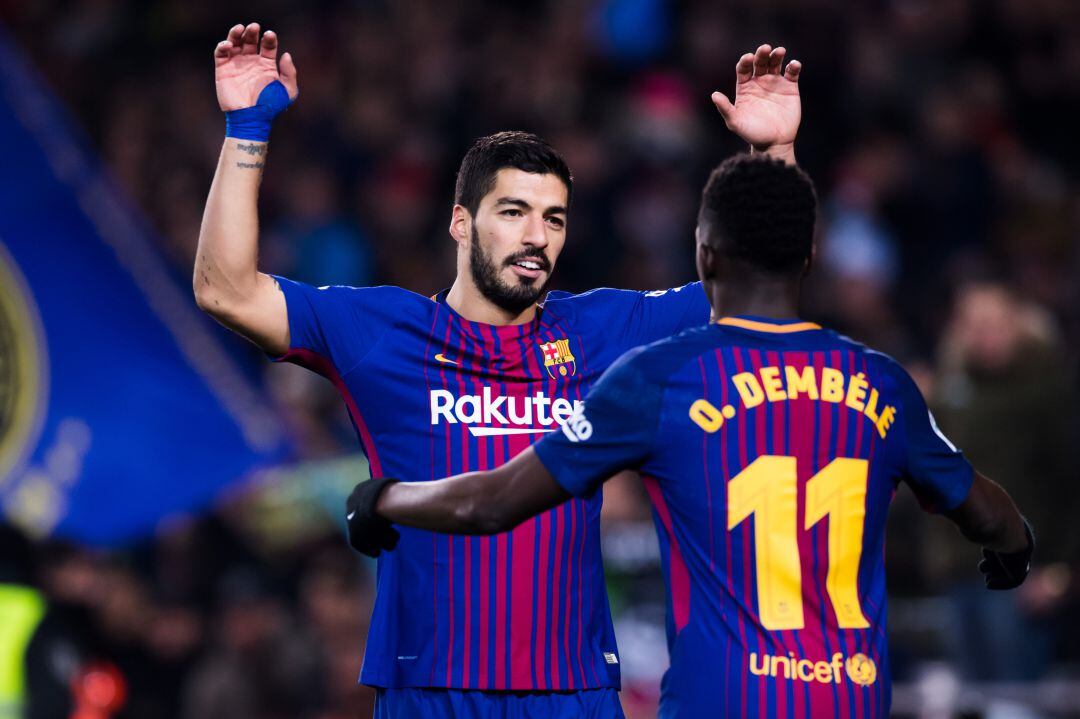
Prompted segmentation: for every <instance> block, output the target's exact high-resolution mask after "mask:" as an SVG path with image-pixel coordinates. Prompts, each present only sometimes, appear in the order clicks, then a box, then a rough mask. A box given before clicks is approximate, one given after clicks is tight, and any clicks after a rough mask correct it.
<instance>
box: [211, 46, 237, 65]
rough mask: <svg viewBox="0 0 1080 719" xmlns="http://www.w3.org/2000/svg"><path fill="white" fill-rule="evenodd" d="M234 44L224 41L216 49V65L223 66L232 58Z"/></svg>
mask: <svg viewBox="0 0 1080 719" xmlns="http://www.w3.org/2000/svg"><path fill="white" fill-rule="evenodd" d="M232 51H233V44H232V43H231V42H229V41H228V40H222V41H221V42H219V43H218V44H217V47H215V48H214V64H215V65H221V64H222V63H224V62H226V61H228V59H229V58H230V57H231V56H232Z"/></svg>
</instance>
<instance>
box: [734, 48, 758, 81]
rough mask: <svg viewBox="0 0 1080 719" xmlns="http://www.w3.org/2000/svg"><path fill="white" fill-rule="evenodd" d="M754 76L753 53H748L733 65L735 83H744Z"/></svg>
mask: <svg viewBox="0 0 1080 719" xmlns="http://www.w3.org/2000/svg"><path fill="white" fill-rule="evenodd" d="M753 76H754V53H752V52H748V53H746V54H745V55H743V56H742V57H740V58H739V62H738V63H737V64H736V65H735V81H736V82H746V81H747V80H749V79H750V78H752V77H753Z"/></svg>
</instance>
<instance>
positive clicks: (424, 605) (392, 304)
mask: <svg viewBox="0 0 1080 719" xmlns="http://www.w3.org/2000/svg"><path fill="white" fill-rule="evenodd" d="M278 282H279V283H280V285H281V288H282V290H283V292H284V293H285V299H286V304H287V307H288V315H289V331H290V337H291V339H290V344H291V349H290V351H289V352H288V353H287V354H286V355H285V356H284V357H283V358H282V359H285V360H288V361H291V362H295V363H298V364H301V365H304V366H306V367H309V368H311V369H313V370H315V371H317V372H319V373H321V374H323V375H325V376H326V377H328V378H329V379H330V380H331V381H332V382H333V383H334V384H335V385H336V386H337V388H338V390H339V392H340V393H341V395H342V396H343V398H344V399H345V402H346V404H347V406H348V409H349V412H350V414H351V416H352V420H353V423H354V425H355V426H356V430H357V433H358V435H359V437H360V443H361V445H362V447H363V450H364V452H365V453H366V454H367V457H368V460H369V463H370V465H371V473H372V476H373V477H383V476H389V477H397V478H401V479H404V480H409V481H424V480H432V479H438V478H440V477H445V476H448V475H453V474H460V473H462V472H469V471H474V470H482V469H487V468H493V467H497V466H499V465H500V464H502V463H503V462H505V461H507V460H508V459H510V458H512V457H514V456H515V455H516V454H518V453H519V452H521V451H522V450H523V449H525V448H526V447H528V446H529V445H530V444H532V443H533V442H534V441H536V440H537V439H539V438H540V437H542V436H544V435H545V434H546V433H551V432H554V431H555V430H556V429H557V428H558V427H559V426H560V425H561V424H562V423H564V422H565V421H566V420H567V419H568V418H569V417H570V416H571V415H572V414H573V412H574V410H575V408H576V406H578V405H579V404H580V403H581V401H582V399H583V397H584V396H585V394H586V393H587V392H588V390H589V388H590V386H591V385H592V383H593V382H595V381H596V380H597V379H598V378H599V377H600V375H601V374H602V373H603V372H604V370H606V369H607V367H608V366H609V365H610V364H611V363H612V362H614V361H615V360H616V359H617V358H618V357H619V356H620V355H621V354H623V353H624V352H625V351H626V350H628V349H630V348H631V347H634V346H636V345H640V344H643V343H647V342H652V341H655V340H657V339H660V338H662V337H666V336H669V335H671V334H673V333H675V332H677V331H679V330H681V329H685V328H686V327H690V326H694V325H704V324H705V323H706V322H707V321H708V317H709V307H708V302H707V301H706V299H705V293H704V292H703V291H702V289H701V286H700V284H693V285H687V286H685V287H682V288H678V289H674V290H669V291H661V292H650V293H642V292H631V291H623V290H610V289H600V290H593V291H592V292H588V293H585V294H582V295H569V294H566V293H562V292H551V293H549V294H548V295H547V297H546V300H545V302H544V303H543V305H542V306H541V307H540V308H539V309H538V312H537V315H536V318H535V319H534V320H533V321H532V322H529V323H526V324H522V325H512V326H492V325H485V324H480V323H477V322H470V321H467V320H465V319H464V318H462V317H461V316H460V315H458V314H457V313H456V312H454V310H453V309H451V308H450V307H449V305H447V304H446V293H445V292H443V293H441V294H440V295H437V296H436V297H435V298H426V297H422V296H420V295H417V294H414V293H412V292H408V291H406V290H403V289H401V288H397V287H371V288H354V287H323V288H319V289H316V288H313V287H309V286H307V285H303V284H299V283H296V282H291V281H289V280H286V279H282V278H278ZM599 515H600V499H599V498H598V497H590V498H589V499H575V500H572V501H570V502H567V503H566V504H564V505H562V506H561V507H558V508H556V509H554V510H552V511H550V512H547V513H545V514H543V515H541V516H539V517H537V518H535V519H533V520H530V521H528V522H526V523H525V524H523V525H521V526H519V527H517V528H516V529H514V530H513V531H511V532H508V533H505V534H500V535H496V536H492V537H452V536H447V535H441V534H434V533H431V532H426V531H422V530H418V529H411V528H401V541H400V543H399V544H398V547H397V549H396V550H395V551H393V552H387V553H384V554H383V555H382V556H381V557H379V560H378V569H377V574H376V581H377V587H376V598H375V607H374V611H373V615H372V621H371V628H370V631H369V634H368V639H367V648H366V651H365V656H364V666H363V670H362V672H361V676H360V680H361V681H362V682H363V683H365V684H370V685H373V686H380V687H452V688H461V689H489V690H529V691H536V690H541V691H543V690H575V689H587V688H596V687H617V686H618V685H619V666H618V650H617V649H616V646H615V637H614V633H613V630H612V625H611V616H610V612H609V609H608V602H607V594H606V592H605V589H604V577H603V573H602V569H601V562H600V541H599V539H600V538H599Z"/></svg>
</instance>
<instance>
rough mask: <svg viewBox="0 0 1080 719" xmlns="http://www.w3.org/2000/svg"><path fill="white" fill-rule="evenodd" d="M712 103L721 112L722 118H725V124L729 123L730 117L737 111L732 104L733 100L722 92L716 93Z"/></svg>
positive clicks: (713, 95)
mask: <svg viewBox="0 0 1080 719" xmlns="http://www.w3.org/2000/svg"><path fill="white" fill-rule="evenodd" d="M712 101H713V104H714V105H716V109H717V110H719V111H720V116H721V117H723V118H724V122H727V119H728V117H730V115H731V113H732V112H734V111H735V106H734V105H732V104H731V100H729V99H728V96H727V95H725V94H724V93H722V92H714V93H713V94H712Z"/></svg>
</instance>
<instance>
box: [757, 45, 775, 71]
mask: <svg viewBox="0 0 1080 719" xmlns="http://www.w3.org/2000/svg"><path fill="white" fill-rule="evenodd" d="M770 52H772V47H771V46H769V45H762V46H761V47H759V48H758V49H757V52H755V53H754V77H758V76H761V75H767V74H768V73H769V53H770Z"/></svg>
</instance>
